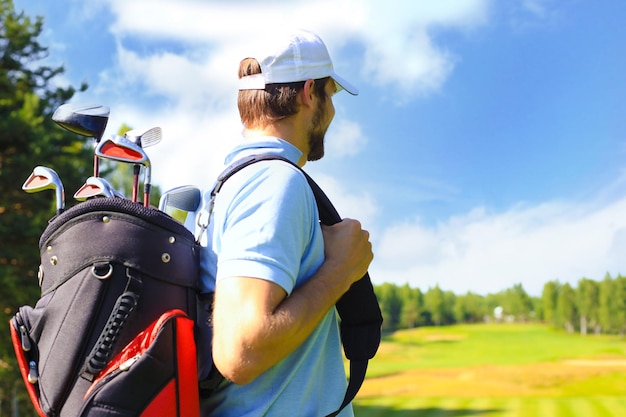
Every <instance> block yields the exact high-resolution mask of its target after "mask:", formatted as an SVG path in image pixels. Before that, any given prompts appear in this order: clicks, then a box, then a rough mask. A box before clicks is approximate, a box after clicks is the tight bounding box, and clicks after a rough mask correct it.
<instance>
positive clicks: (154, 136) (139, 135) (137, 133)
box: [124, 127, 162, 202]
mask: <svg viewBox="0 0 626 417" xmlns="http://www.w3.org/2000/svg"><path fill="white" fill-rule="evenodd" d="M161 136H162V132H161V128H160V127H153V128H151V129H148V130H141V129H133V130H129V131H128V132H126V133H125V134H124V137H125V138H126V139H128V140H130V141H131V142H133V143H134V144H135V145H138V146H141V147H142V148H147V147H149V146H153V145H156V144H157V143H159V142H161ZM140 168H141V166H140V165H138V164H135V165H134V166H133V176H134V179H133V194H132V201H135V202H136V201H137V192H138V189H139V171H140Z"/></svg>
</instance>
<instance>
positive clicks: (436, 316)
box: [424, 285, 446, 326]
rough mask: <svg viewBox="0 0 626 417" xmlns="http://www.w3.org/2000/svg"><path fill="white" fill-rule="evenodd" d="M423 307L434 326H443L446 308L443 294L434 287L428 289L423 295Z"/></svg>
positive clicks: (437, 287)
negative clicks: (428, 313)
mask: <svg viewBox="0 0 626 417" xmlns="http://www.w3.org/2000/svg"><path fill="white" fill-rule="evenodd" d="M424 305H425V307H426V309H427V310H428V311H429V312H430V315H431V319H432V321H433V323H434V325H435V326H441V325H442V324H444V319H445V317H446V306H445V298H444V292H443V291H442V290H441V288H439V285H436V286H435V288H430V289H429V290H428V291H427V292H426V295H424Z"/></svg>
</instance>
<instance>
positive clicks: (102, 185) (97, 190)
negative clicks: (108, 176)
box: [74, 177, 123, 201]
mask: <svg viewBox="0 0 626 417" xmlns="http://www.w3.org/2000/svg"><path fill="white" fill-rule="evenodd" d="M92 197H107V198H113V197H123V195H122V194H121V193H119V192H118V191H117V190H115V189H114V188H113V186H111V184H110V183H109V182H108V181H107V180H105V179H104V178H101V177H89V178H87V181H86V182H85V184H83V186H82V187H80V189H79V190H78V191H76V193H75V194H74V198H75V199H76V200H78V201H85V200H87V199H88V198H92Z"/></svg>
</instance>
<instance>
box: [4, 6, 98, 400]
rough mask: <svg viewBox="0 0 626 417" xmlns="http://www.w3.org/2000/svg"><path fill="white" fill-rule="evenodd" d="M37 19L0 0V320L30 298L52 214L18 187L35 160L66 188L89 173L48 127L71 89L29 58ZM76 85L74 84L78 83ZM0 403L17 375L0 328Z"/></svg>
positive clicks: (47, 200) (85, 157) (46, 197)
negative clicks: (40, 245) (43, 235)
mask: <svg viewBox="0 0 626 417" xmlns="http://www.w3.org/2000/svg"><path fill="white" fill-rule="evenodd" d="M42 29H43V19H42V18H41V17H38V18H36V19H34V20H32V19H31V18H30V17H28V16H26V15H25V14H24V13H23V12H21V13H17V12H16V11H15V9H14V6H13V2H12V1H11V0H0V132H1V134H0V241H2V245H1V246H0V286H1V287H2V291H0V322H2V323H7V322H8V320H9V318H10V317H11V316H12V315H13V314H15V311H16V309H17V307H18V306H20V305H22V304H32V303H33V302H34V301H36V299H37V297H38V287H37V266H38V265H39V253H38V252H39V251H38V248H37V246H38V239H39V235H40V234H41V232H42V231H43V230H44V229H45V227H46V225H47V222H48V220H49V218H50V217H52V216H53V215H54V213H55V211H54V204H53V201H54V198H53V197H52V196H51V192H49V191H47V192H41V193H38V194H32V195H27V194H25V193H24V192H23V191H21V190H20V186H21V185H22V183H23V182H24V180H25V179H26V178H27V177H28V176H29V175H30V173H31V171H32V170H33V168H34V167H35V166H37V165H47V166H49V167H51V168H53V169H54V170H56V171H57V173H58V174H59V175H60V177H61V178H62V179H63V181H64V183H65V187H66V188H67V189H72V190H75V189H78V187H80V185H82V183H83V181H84V178H85V177H87V176H89V172H90V170H91V168H90V163H91V160H92V157H91V156H90V150H89V149H88V148H87V147H86V146H85V142H84V141H83V140H82V139H80V138H79V137H77V136H76V135H73V134H71V133H69V132H66V131H64V130H63V129H61V128H59V127H58V126H56V125H55V124H54V123H53V122H52V121H51V118H50V116H51V114H52V112H53V111H54V110H55V109H56V108H57V107H58V106H59V105H60V104H62V103H64V102H66V101H67V100H69V99H70V98H71V97H72V96H73V94H74V93H75V91H76V90H75V89H74V88H73V87H66V88H61V87H52V86H51V81H52V80H53V79H54V78H55V77H56V76H58V75H59V74H61V73H63V71H64V69H63V67H58V68H51V67H49V66H45V65H39V66H38V65H37V64H38V62H40V61H41V60H42V59H44V58H45V57H46V56H47V53H48V52H47V48H45V47H43V46H42V45H41V44H39V42H38V41H37V38H38V37H39V35H40V34H41V31H42ZM86 87H87V86H86V85H82V86H81V89H82V90H84V89H86ZM3 364H6V366H0V403H4V404H8V403H9V401H7V396H8V395H10V394H11V393H12V391H13V387H14V383H15V380H16V379H19V374H18V373H17V367H16V364H15V361H14V355H13V352H12V347H11V343H10V341H9V335H8V332H0V365H3Z"/></svg>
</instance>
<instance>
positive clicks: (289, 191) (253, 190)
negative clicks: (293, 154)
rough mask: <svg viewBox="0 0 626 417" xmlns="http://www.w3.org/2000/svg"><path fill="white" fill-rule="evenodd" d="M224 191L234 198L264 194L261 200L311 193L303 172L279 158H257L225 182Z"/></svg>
mask: <svg viewBox="0 0 626 417" xmlns="http://www.w3.org/2000/svg"><path fill="white" fill-rule="evenodd" d="M223 192H224V193H225V194H230V195H231V197H232V198H234V199H237V196H239V197H241V198H250V197H253V196H255V195H257V196H263V199H266V198H271V199H281V198H283V197H285V196H289V197H290V199H293V198H295V197H297V196H301V197H303V198H308V196H312V192H311V189H310V187H309V185H308V182H307V180H306V177H305V176H304V174H303V172H302V171H301V170H300V169H299V168H297V167H295V166H293V165H292V164H290V163H288V162H285V161H281V160H269V161H260V162H256V163H254V164H252V165H250V166H247V167H246V168H244V169H242V170H241V171H240V172H238V173H236V174H235V175H233V176H232V178H230V179H229V180H228V181H227V182H226V183H225V184H224V187H223Z"/></svg>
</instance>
